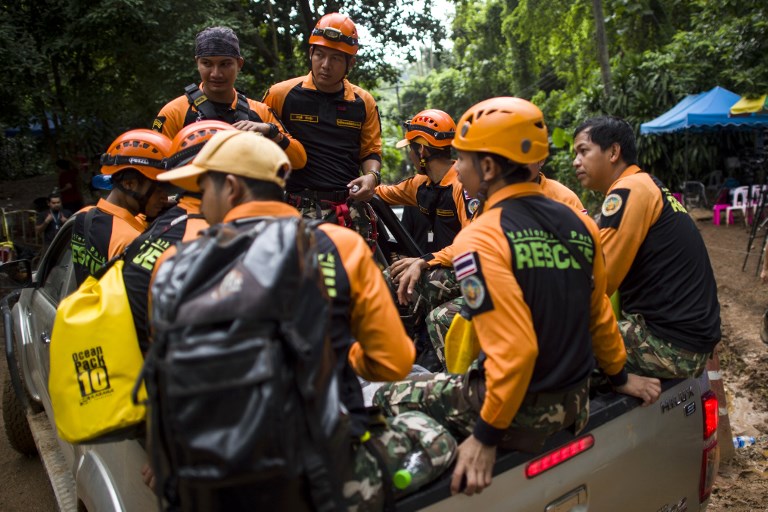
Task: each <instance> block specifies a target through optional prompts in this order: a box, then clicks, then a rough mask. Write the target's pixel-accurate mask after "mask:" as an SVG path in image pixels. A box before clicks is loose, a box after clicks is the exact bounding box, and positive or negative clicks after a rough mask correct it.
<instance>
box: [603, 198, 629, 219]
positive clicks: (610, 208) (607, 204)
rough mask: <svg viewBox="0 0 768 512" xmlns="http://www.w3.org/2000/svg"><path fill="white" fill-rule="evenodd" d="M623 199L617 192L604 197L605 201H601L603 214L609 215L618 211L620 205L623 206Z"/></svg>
mask: <svg viewBox="0 0 768 512" xmlns="http://www.w3.org/2000/svg"><path fill="white" fill-rule="evenodd" d="M623 204H624V201H623V200H622V199H621V196H619V195H618V194H610V195H608V196H607V197H606V198H605V201H603V215H605V216H606V217H610V216H611V215H616V214H617V213H619V210H621V207H622V206H623Z"/></svg>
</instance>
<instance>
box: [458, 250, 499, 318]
mask: <svg viewBox="0 0 768 512" xmlns="http://www.w3.org/2000/svg"><path fill="white" fill-rule="evenodd" d="M453 269H454V270H455V271H456V279H457V280H458V281H459V287H460V288H461V294H462V295H463V296H464V301H465V302H466V304H467V306H468V307H469V309H470V311H471V313H472V315H476V314H479V313H484V312H486V311H491V310H492V309H493V300H491V295H490V294H489V293H488V288H487V286H486V284H485V277H483V272H482V269H481V268H480V260H479V258H478V255H477V252H466V253H464V254H462V255H460V256H457V257H456V258H454V259H453Z"/></svg>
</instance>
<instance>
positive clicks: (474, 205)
mask: <svg viewBox="0 0 768 512" xmlns="http://www.w3.org/2000/svg"><path fill="white" fill-rule="evenodd" d="M478 208H480V200H479V199H471V200H470V201H469V203H467V210H469V213H470V215H474V214H475V212H477V209H478Z"/></svg>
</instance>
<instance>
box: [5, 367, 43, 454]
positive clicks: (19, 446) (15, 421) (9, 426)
mask: <svg viewBox="0 0 768 512" xmlns="http://www.w3.org/2000/svg"><path fill="white" fill-rule="evenodd" d="M3 422H4V423H5V437H7V438H8V442H9V443H10V444H11V448H13V449H14V450H16V451H17V452H19V453H20V454H22V455H27V456H31V455H34V454H35V453H37V447H36V446H35V440H34V438H33V437H32V431H31V430H29V423H27V415H26V413H25V411H24V408H23V407H22V405H21V402H19V399H18V398H17V397H16V392H15V391H14V390H13V385H11V377H10V375H7V374H6V376H5V379H3Z"/></svg>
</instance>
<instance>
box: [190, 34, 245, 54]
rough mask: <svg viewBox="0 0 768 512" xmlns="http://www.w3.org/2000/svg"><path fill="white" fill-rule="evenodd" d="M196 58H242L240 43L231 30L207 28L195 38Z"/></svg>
mask: <svg viewBox="0 0 768 512" xmlns="http://www.w3.org/2000/svg"><path fill="white" fill-rule="evenodd" d="M195 57H235V58H240V41H239V40H238V39H237V35H235V33H234V32H233V31H232V29H231V28H227V27H209V28H206V29H205V30H203V31H202V32H200V33H199V34H197V38H195Z"/></svg>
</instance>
